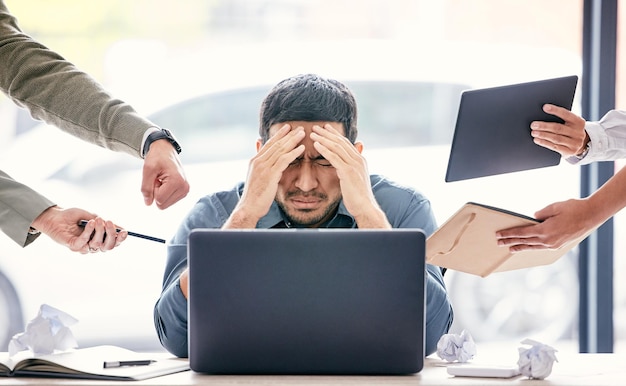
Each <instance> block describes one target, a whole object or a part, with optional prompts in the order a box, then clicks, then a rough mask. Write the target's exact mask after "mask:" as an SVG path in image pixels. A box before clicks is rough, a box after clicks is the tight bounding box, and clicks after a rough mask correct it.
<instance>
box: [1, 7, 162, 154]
mask: <svg viewBox="0 0 626 386" xmlns="http://www.w3.org/2000/svg"><path fill="white" fill-rule="evenodd" d="M0 89H1V90H2V91H3V92H4V93H6V94H7V95H8V96H9V98H11V99H12V100H13V101H14V102H15V103H17V104H18V105H20V106H22V107H25V108H26V109H28V110H29V111H30V113H31V115H32V116H33V118H35V119H38V120H42V121H45V122H47V123H49V124H52V125H55V126H57V127H59V128H60V129H62V130H64V131H66V132H68V133H70V134H72V135H74V136H76V137H79V138H81V139H83V140H85V141H87V142H91V143H94V144H97V145H99V146H102V147H105V148H108V149H111V150H115V151H122V152H126V153H129V154H131V155H134V156H136V157H140V156H141V152H140V150H141V149H140V147H141V144H142V140H143V135H144V133H145V132H146V130H147V129H148V128H150V127H152V126H155V125H154V124H153V123H152V122H150V121H148V120H146V119H144V118H142V117H141V116H139V115H138V114H137V113H136V112H135V110H134V109H133V108H132V107H131V106H130V105H128V104H126V103H124V102H123V101H121V100H119V99H114V98H113V97H112V96H111V95H109V94H108V93H107V92H106V91H105V90H104V89H103V87H102V86H101V85H100V84H99V83H98V82H96V81H95V80H94V79H93V78H92V77H91V76H89V75H87V74H86V73H84V72H82V71H80V70H78V69H77V68H76V67H75V66H74V65H72V64H71V63H69V62H68V61H66V60H65V59H64V58H63V57H61V56H60V55H59V54H56V53H55V52H53V51H51V50H49V49H48V48H46V47H45V46H43V45H42V44H40V43H38V42H36V41H35V40H33V39H32V38H31V37H29V36H28V35H26V34H24V33H22V31H21V30H20V29H19V27H18V25H17V21H16V19H15V17H13V16H12V15H11V14H10V13H9V11H8V9H7V7H6V5H5V4H4V0H0Z"/></svg>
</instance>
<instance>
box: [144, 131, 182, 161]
mask: <svg viewBox="0 0 626 386" xmlns="http://www.w3.org/2000/svg"><path fill="white" fill-rule="evenodd" d="M159 139H165V140H167V141H169V143H171V144H172V146H174V149H175V150H176V152H177V153H178V154H180V152H181V151H182V150H183V149H182V148H181V147H180V145H179V144H178V142H177V141H176V138H174V135H173V134H172V133H171V132H170V131H169V130H168V129H161V130H158V131H155V132H154V133H151V134H150V135H148V138H146V143H145V144H144V145H143V152H142V153H141V156H142V157H145V156H146V154H147V153H148V150H149V149H150V145H151V144H152V142H154V141H157V140H159Z"/></svg>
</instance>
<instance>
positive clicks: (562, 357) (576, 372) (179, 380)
mask: <svg viewBox="0 0 626 386" xmlns="http://www.w3.org/2000/svg"><path fill="white" fill-rule="evenodd" d="M515 354H516V353H515ZM557 358H558V360H559V362H558V363H555V364H554V368H553V370H552V374H551V375H550V376H549V377H548V378H546V379H545V380H529V379H528V378H526V377H522V376H518V377H515V378H508V379H495V378H464V377H453V376H450V375H448V373H447V372H446V367H445V362H443V361H441V360H439V359H438V358H436V357H432V356H431V357H429V358H427V359H426V364H425V367H424V369H423V370H422V371H421V372H420V373H418V374H415V375H408V376H214V375H203V374H197V373H194V372H192V371H185V372H182V373H177V374H171V375H166V376H163V377H157V378H152V379H147V380H144V381H137V382H128V381H119V382H113V381H97V380H73V379H61V378H58V379H53V378H19V377H13V378H0V385H69V386H73V385H77V386H78V385H81V386H87V385H89V386H111V385H115V386H120V385H127V386H129V385H142V386H145V385H153V386H164V385H176V386H184V385H211V386H226V385H229V386H233V385H238V386H239V385H272V386H274V385H278V386H281V385H294V386H311V385H333V386H334V385H350V386H356V385H358V386H367V385H393V386H403V385H437V386H439V385H454V386H466V385H487V386H490V385H507V386H508V385H524V386H532V385H544V386H546V385H550V386H554V385H568V386H592V385H593V386H604V385H620V386H623V385H626V366H625V365H624V363H626V355H624V354H577V353H557Z"/></svg>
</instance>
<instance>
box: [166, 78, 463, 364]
mask: <svg viewBox="0 0 626 386" xmlns="http://www.w3.org/2000/svg"><path fill="white" fill-rule="evenodd" d="M259 134H260V136H261V138H260V139H258V140H257V142H256V147H257V154H256V155H255V156H254V157H253V158H252V160H251V161H250V164H249V170H248V176H247V178H246V182H245V183H240V184H239V185H237V186H236V187H234V188H233V189H232V190H230V191H224V192H217V193H214V194H210V195H208V196H205V197H203V198H202V199H200V200H199V201H198V203H197V204H196V205H195V207H194V208H193V209H192V211H191V212H190V213H189V215H188V216H187V217H186V218H185V220H184V221H183V223H182V224H181V226H180V227H179V229H178V231H177V233H176V235H175V236H174V238H173V239H172V241H171V243H170V246H169V247H168V260H167V265H166V268H165V274H164V279H163V291H162V293H161V297H160V298H159V300H158V301H157V303H156V305H155V308H154V321H155V326H156V329H157V333H158V335H159V339H160V340H161V343H162V344H163V346H164V347H165V348H166V349H167V350H168V351H170V352H171V353H173V354H175V355H177V356H179V357H186V356H187V355H188V352H187V350H188V345H187V297H188V292H187V289H188V286H187V283H188V269H187V239H188V236H189V232H190V231H191V230H192V229H195V228H222V229H237V228H239V229H243V228H360V229H373V228H380V229H385V228H420V229H422V230H423V231H424V232H425V233H426V235H430V234H431V233H432V232H433V231H434V230H435V229H436V223H435V219H434V215H433V213H432V210H431V207H430V202H429V201H428V200H427V199H426V198H425V197H424V196H422V195H421V194H420V193H419V192H417V191H415V190H413V189H411V188H407V187H403V186H401V185H398V184H396V183H394V182H392V181H389V180H387V179H385V178H384V177H381V176H378V175H370V174H369V172H368V169H367V162H366V160H365V158H364V157H363V156H362V154H361V152H362V150H363V144H362V143H360V142H357V141H356V139H357V108H356V101H355V99H354V96H353V95H352V93H351V91H350V90H349V89H348V88H347V87H346V86H345V85H343V84H342V83H340V82H338V81H335V80H332V79H325V78H322V77H319V76H316V75H312V74H306V75H298V76H295V77H291V78H288V79H285V80H283V81H281V82H280V83H278V84H277V85H276V86H275V87H274V88H273V89H272V90H271V91H270V92H269V94H268V95H267V96H266V97H265V99H264V100H263V103H262V106H261V116H260V127H259ZM426 287H427V290H426V293H427V299H426V344H425V346H426V354H427V355H428V354H431V353H433V352H434V351H435V350H436V346H437V341H438V340H439V338H440V337H441V336H442V335H443V334H445V333H447V332H448V329H449V328H450V325H451V323H452V318H453V313H452V307H451V305H450V301H449V299H448V296H447V292H446V288H445V284H444V281H443V276H442V272H441V270H440V268H438V267H435V266H431V265H427V284H426ZM415 328H421V326H415Z"/></svg>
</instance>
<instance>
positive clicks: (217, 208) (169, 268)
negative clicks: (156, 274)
mask: <svg viewBox="0 0 626 386" xmlns="http://www.w3.org/2000/svg"><path fill="white" fill-rule="evenodd" d="M370 181H371V185H372V191H373V193H374V197H375V198H376V201H377V202H378V205H379V206H380V208H381V209H382V210H383V212H384V213H385V215H386V216H387V220H388V221H389V223H390V224H391V226H392V227H393V228H419V229H422V230H423V231H424V233H425V234H426V236H429V235H430V234H432V233H433V232H434V230H435V229H436V227H437V224H436V222H435V217H434V215H433V212H432V209H431V206H430V202H429V201H428V200H427V199H426V198H425V197H424V196H423V195H422V194H421V193H419V192H417V191H416V190H414V189H411V188H408V187H405V186H401V185H398V184H396V183H394V182H392V181H389V180H387V179H386V178H384V177H381V176H378V175H372V176H370ZM243 187H244V184H243V183H240V184H238V185H237V186H236V187H234V188H233V189H232V190H229V191H223V192H218V193H214V194H211V195H208V196H205V197H203V198H201V199H200V200H199V201H198V203H197V204H196V205H195V206H194V208H193V209H192V210H191V212H190V213H189V214H188V215H187V217H186V218H185V220H184V221H183V222H182V224H181V225H180V227H179V229H178V231H177V232H176V235H174V237H173V239H172V240H171V242H170V244H169V246H168V250H167V254H168V256H167V264H166V267H165V274H164V277H163V292H162V293H161V297H160V298H159V300H158V301H157V303H156V305H155V307H154V323H155V327H156V330H157V333H158V335H159V339H160V340H161V343H162V344H163V346H164V347H165V348H166V349H167V350H168V351H169V352H171V353H172V354H174V355H176V356H179V357H187V355H188V352H187V350H188V348H187V299H185V297H184V296H183V294H182V291H181V289H180V282H179V276H180V274H181V273H182V272H183V271H184V270H185V269H186V268H187V239H188V237H189V233H190V232H191V230H192V229H195V228H221V227H222V226H223V225H224V223H225V222H226V220H227V219H228V218H229V216H230V215H231V213H232V212H233V210H234V209H235V206H236V205H237V203H238V202H239V200H240V199H241V195H242V193H243ZM285 226H290V224H289V222H288V219H287V218H285V215H284V213H283V212H282V211H281V209H280V208H279V207H278V205H277V204H276V202H274V203H272V206H271V207H270V210H269V212H268V213H267V214H266V215H265V216H264V217H262V218H261V219H260V220H259V222H258V223H257V225H256V227H257V228H275V227H285ZM324 227H326V228H357V224H356V221H355V220H354V217H352V216H351V215H350V213H348V211H347V210H346V208H345V206H344V205H343V202H341V203H340V204H339V208H338V210H337V213H336V214H335V216H334V217H333V218H332V219H331V220H330V221H328V222H327V223H326V224H325V225H324ZM426 269H427V272H428V275H427V282H426V293H427V299H426V344H425V346H426V355H429V354H431V353H433V352H434V351H435V350H436V347H437V341H438V340H439V338H440V337H441V336H442V335H443V334H445V333H447V332H448V329H449V328H450V325H451V324H452V306H451V304H450V301H449V299H448V295H447V292H446V288H445V284H444V282H443V276H442V274H441V270H440V269H439V268H438V267H434V266H432V265H429V264H427V266H426ZM416 328H420V326H416Z"/></svg>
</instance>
